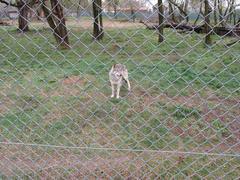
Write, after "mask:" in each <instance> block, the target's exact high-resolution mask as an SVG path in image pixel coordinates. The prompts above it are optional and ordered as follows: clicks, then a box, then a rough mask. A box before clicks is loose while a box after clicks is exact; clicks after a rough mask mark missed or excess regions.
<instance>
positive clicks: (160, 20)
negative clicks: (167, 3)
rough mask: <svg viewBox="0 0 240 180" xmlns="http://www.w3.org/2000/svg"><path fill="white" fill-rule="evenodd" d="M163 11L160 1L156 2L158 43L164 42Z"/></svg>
mask: <svg viewBox="0 0 240 180" xmlns="http://www.w3.org/2000/svg"><path fill="white" fill-rule="evenodd" d="M163 20H164V9H163V2H162V0H158V25H159V27H158V42H159V43H161V42H163V41H164V37H163V30H164V24H163Z"/></svg>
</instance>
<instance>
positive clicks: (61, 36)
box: [42, 0, 70, 49]
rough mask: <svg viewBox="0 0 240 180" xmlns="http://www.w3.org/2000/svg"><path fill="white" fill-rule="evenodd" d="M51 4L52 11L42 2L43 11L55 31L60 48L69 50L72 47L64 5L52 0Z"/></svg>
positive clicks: (57, 0)
mask: <svg viewBox="0 0 240 180" xmlns="http://www.w3.org/2000/svg"><path fill="white" fill-rule="evenodd" d="M50 3H51V7H52V8H51V10H50V9H49V8H48V7H47V5H46V3H45V1H44V0H42V9H43V11H44V14H45V16H46V18H47V21H48V24H49V26H50V27H51V29H52V31H53V35H54V37H55V39H56V41H57V44H58V47H60V48H63V49H68V48H70V46H69V39H68V32H67V27H66V23H65V19H64V16H63V8H62V5H61V3H60V1H59V0H50Z"/></svg>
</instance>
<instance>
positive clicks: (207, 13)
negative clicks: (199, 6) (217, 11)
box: [204, 0, 211, 45]
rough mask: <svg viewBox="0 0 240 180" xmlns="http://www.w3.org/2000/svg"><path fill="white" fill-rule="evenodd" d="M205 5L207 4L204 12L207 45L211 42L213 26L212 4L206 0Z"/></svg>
mask: <svg viewBox="0 0 240 180" xmlns="http://www.w3.org/2000/svg"><path fill="white" fill-rule="evenodd" d="M204 5H205V13H204V15H205V16H204V18H205V25H204V28H205V33H206V36H205V43H206V44H207V45H210V44H211V26H210V12H211V11H210V6H209V2H208V0H204Z"/></svg>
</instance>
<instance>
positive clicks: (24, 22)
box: [18, 1, 29, 32]
mask: <svg viewBox="0 0 240 180" xmlns="http://www.w3.org/2000/svg"><path fill="white" fill-rule="evenodd" d="M19 5H20V6H19V8H18V12H19V15H18V30H19V31H20V32H27V31H29V27H28V12H29V8H28V6H27V4H26V3H24V2H22V1H21V2H20V3H19Z"/></svg>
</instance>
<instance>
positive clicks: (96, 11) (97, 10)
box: [93, 0, 104, 40]
mask: <svg viewBox="0 0 240 180" xmlns="http://www.w3.org/2000/svg"><path fill="white" fill-rule="evenodd" d="M93 18H94V22H93V37H94V39H95V40H101V39H102V38H103V35H104V33H103V22H102V0H93Z"/></svg>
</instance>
